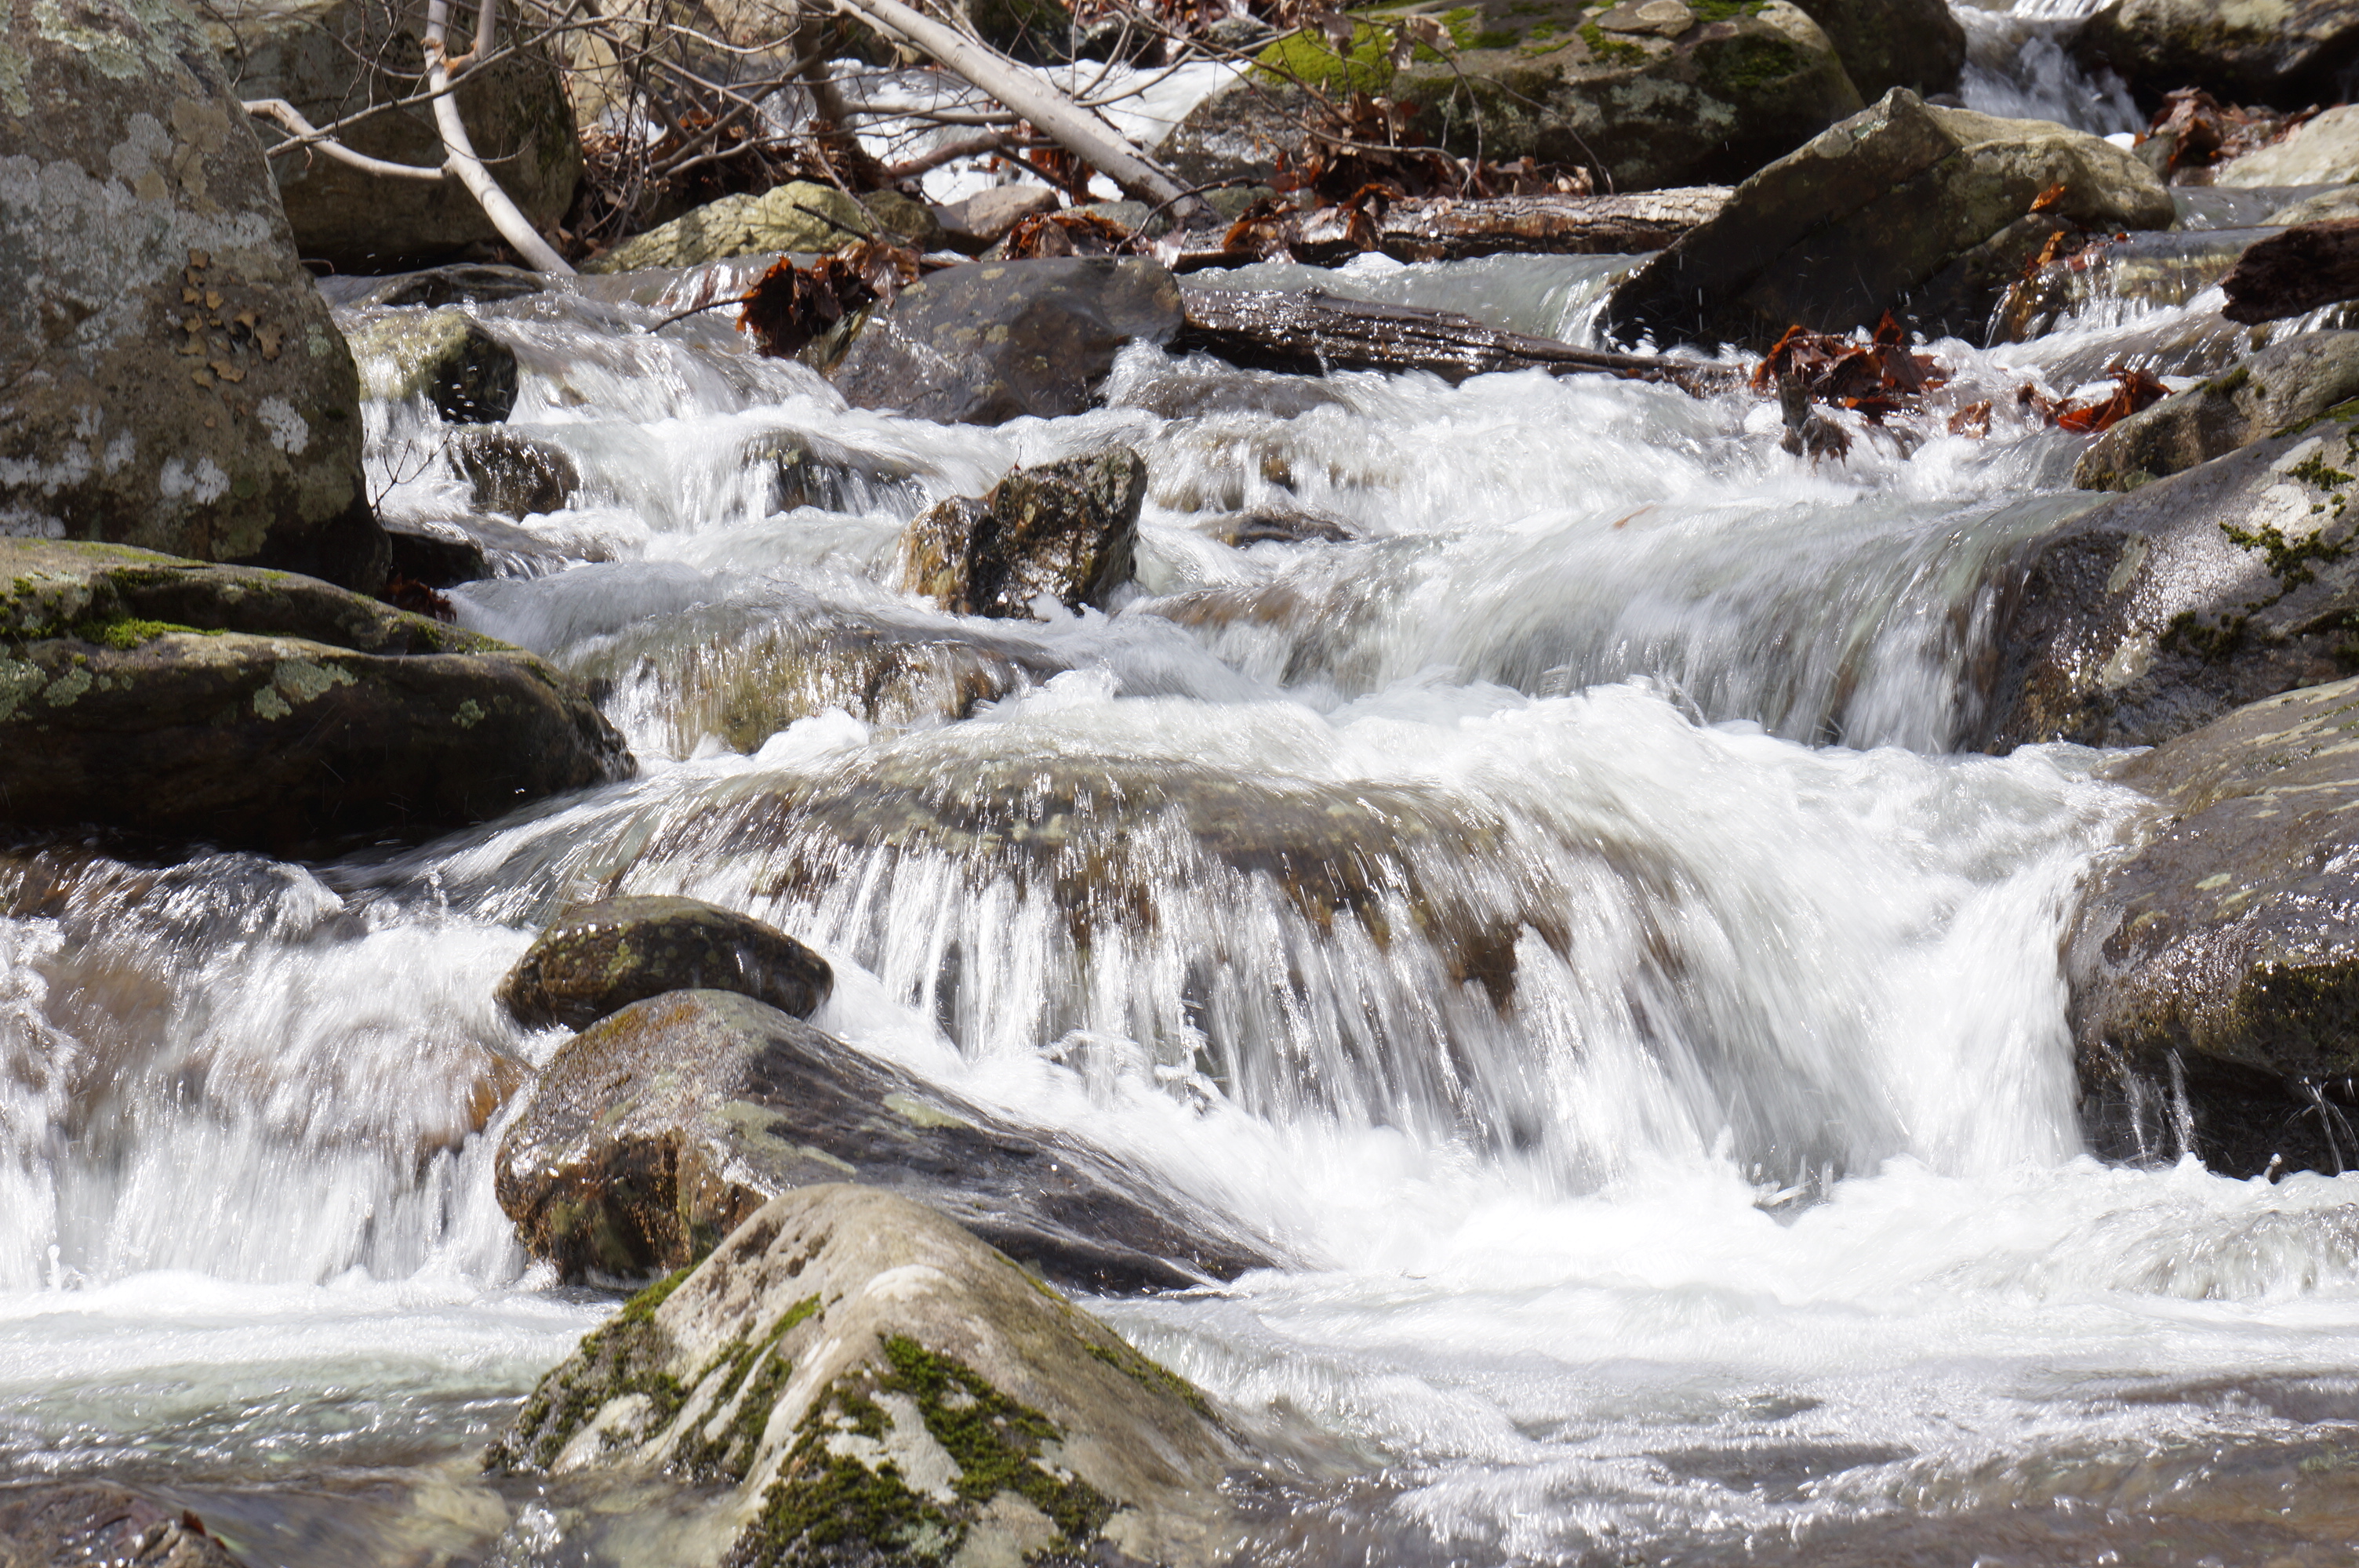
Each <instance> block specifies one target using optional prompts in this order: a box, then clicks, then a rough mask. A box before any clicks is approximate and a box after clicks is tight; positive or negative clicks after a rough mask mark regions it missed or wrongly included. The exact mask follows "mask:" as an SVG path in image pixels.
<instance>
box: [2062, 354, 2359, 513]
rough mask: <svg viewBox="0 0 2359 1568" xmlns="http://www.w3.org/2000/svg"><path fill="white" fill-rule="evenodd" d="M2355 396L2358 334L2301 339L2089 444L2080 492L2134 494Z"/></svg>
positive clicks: (2079, 470) (2079, 475)
mask: <svg viewBox="0 0 2359 1568" xmlns="http://www.w3.org/2000/svg"><path fill="white" fill-rule="evenodd" d="M2354 397H2359V332H2305V333H2302V334H2300V335H2299V336H2298V337H2293V338H2288V339H2286V340H2285V341H2282V342H2277V343H2272V344H2270V345H2269V346H2268V347H2267V348H2266V349H2263V350H2262V351H2260V352H2259V353H2257V354H2255V355H2254V356H2253V357H2252V358H2251V359H2248V360H2246V361H2245V362H2243V363H2242V364H2239V365H2237V366H2235V367H2234V369H2232V370H2229V371H2227V372H2225V373H2222V374H2220V375H2216V376H2213V377H2212V379H2211V380H2209V381H2206V382H2202V383H2201V384H2197V385H2195V386H2191V387H2190V388H2188V389H2187V390H2186V391H2185V392H2180V393H2174V394H2173V395H2170V396H2169V397H2166V398H2164V399H2163V400H2162V401H2161V402H2159V403H2158V404H2156V405H2155V406H2153V407H2151V408H2146V409H2141V410H2140V411H2139V412H2137V413H2136V414H2133V415H2131V416H2129V417H2128V418H2126V419H2125V420H2123V421H2122V422H2121V423H2120V424H2118V425H2115V426H2114V427H2113V428H2112V429H2110V430H2108V431H2106V432H2105V433H2104V435H2102V436H2100V437H2098V438H2096V440H2094V441H2093V442H2092V443H2090V446H2089V449H2088V450H2087V451H2085V452H2083V453H2082V454H2081V461H2080V463H2079V465H2078V466H2076V467H2075V468H2074V469H2073V470H2072V482H2073V483H2074V484H2076V485H2079V486H2080V487H2081V488H2082V489H2083V490H2136V488H2137V487H2138V486H2139V485H2142V484H2145V483H2147V482H2148V481H2152V480H2157V479H2161V478H2163V477H2165V476H2167V475H2169V474H2175V473H2180V472H2183V471H2184V470H2188V469H2191V468H2193V467H2195V465H2196V464H2198V463H2206V462H2210V461H2211V460H2212V459H2213V458H2223V457H2226V456H2227V455H2228V454H2229V453H2230V452H2233V451H2235V450H2237V449H2239V448H2242V447H2248V446H2250V445H2252V444H2253V443H2254V442H2255V441H2257V440H2260V439H2261V438H2264V437H2267V436H2274V435H2277V434H2278V433H2279V432H2281V431H2286V430H2291V429H2296V428H2299V427H2302V426H2306V425H2308V424H2310V422H2311V421H2312V420H2314V419H2317V418H2319V417H2320V416H2322V415H2324V414H2325V413H2326V412H2327V411H2328V410H2330V409H2332V408H2333V407H2334V406H2336V405H2337V404H2341V403H2346V402H2348V401H2350V400H2351V399H2353V398H2354Z"/></svg>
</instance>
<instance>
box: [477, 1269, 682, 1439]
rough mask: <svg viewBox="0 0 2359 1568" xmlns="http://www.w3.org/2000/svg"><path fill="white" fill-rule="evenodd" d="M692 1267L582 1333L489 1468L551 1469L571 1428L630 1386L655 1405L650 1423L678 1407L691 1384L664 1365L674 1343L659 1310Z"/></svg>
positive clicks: (670, 1414)
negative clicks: (660, 1322) (658, 1321)
mask: <svg viewBox="0 0 2359 1568" xmlns="http://www.w3.org/2000/svg"><path fill="white" fill-rule="evenodd" d="M688 1275H689V1271H688V1270H686V1269H682V1270H680V1271H679V1272H678V1273H676V1274H672V1275H669V1276H668V1277H666V1278H664V1279H661V1280H658V1281H656V1282H655V1283H654V1284H652V1285H649V1286H648V1287H647V1289H646V1290H644V1291H641V1292H639V1293H638V1294H637V1295H636V1296H633V1297H632V1298H631V1299H630V1300H629V1301H628V1302H626V1303H624V1306H623V1310H622V1311H620V1312H618V1313H616V1314H614V1317H612V1318H611V1319H609V1320H608V1321H607V1322H606V1323H605V1324H603V1325H601V1326H599V1327H597V1328H595V1329H592V1331H591V1332H590V1333H588V1334H586V1335H584V1336H582V1347H581V1348H580V1349H578V1350H576V1351H575V1352H574V1353H573V1354H572V1355H571V1357H568V1358H567V1359H566V1361H565V1364H564V1365H562V1366H560V1367H559V1368H557V1370H555V1371H554V1372H551V1373H550V1374H549V1376H548V1377H546V1378H543V1379H541V1380H540V1386H539V1387H538V1388H537V1389H535V1390H533V1392H532V1398H530V1399H529V1400H526V1401H525V1406H524V1409H523V1411H520V1412H519V1413H518V1414H517V1416H516V1424H515V1425H514V1426H512V1427H510V1428H509V1429H508V1432H507V1434H506V1436H504V1437H502V1438H501V1439H500V1440H499V1441H498V1442H497V1443H495V1444H492V1447H491V1450H490V1452H489V1453H487V1454H484V1469H486V1470H488V1471H491V1472H493V1473H495V1474H501V1475H515V1474H522V1473H532V1472H538V1471H545V1470H547V1469H548V1468H549V1466H550V1465H553V1464H555V1463H556V1462H557V1456H558V1455H559V1454H561V1453H563V1452H564V1451H565V1445H566V1444H568V1443H570V1442H571V1441H572V1440H573V1435H574V1433H578V1432H580V1431H581V1430H582V1428H583V1427H584V1426H587V1425H588V1424H589V1423H590V1422H591V1420H592V1418H593V1417H595V1416H596V1415H597V1413H598V1411H600V1410H601V1409H603V1408H604V1407H605V1406H606V1405H607V1404H609V1403H611V1402H612V1401H614V1400H619V1399H621V1398H623V1397H624V1396H625V1395H628V1394H645V1395H646V1396H647V1400H648V1402H649V1404H650V1405H651V1406H652V1407H653V1410H654V1420H653V1421H652V1422H650V1430H653V1429H654V1428H656V1427H660V1426H661V1425H662V1424H663V1423H664V1422H669V1421H670V1420H671V1418H672V1417H673V1416H674V1415H676V1414H678V1413H679V1407H680V1405H681V1404H682V1403H684V1402H685V1401H686V1400H687V1398H688V1390H685V1389H683V1388H681V1387H680V1384H679V1379H676V1378H674V1377H672V1376H671V1375H670V1374H669V1373H668V1372H666V1371H664V1370H663V1367H664V1364H665V1362H667V1361H668V1360H669V1358H670V1348H671V1346H670V1343H669V1336H667V1335H666V1334H665V1333H664V1332H663V1330H662V1329H660V1328H658V1327H657V1326H656V1322H655V1314H656V1308H658V1307H659V1306H661V1305H662V1304H663V1303H664V1298H665V1297H667V1296H669V1295H670V1294H671V1293H672V1292H674V1291H676V1290H678V1289H679V1284H680V1281H683V1280H685V1279H687V1278H688Z"/></svg>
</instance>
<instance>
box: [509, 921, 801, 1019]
mask: <svg viewBox="0 0 2359 1568" xmlns="http://www.w3.org/2000/svg"><path fill="white" fill-rule="evenodd" d="M834 984H835V972H834V971H833V970H832V969H830V968H828V966H827V960H826V959H825V958H822V957H820V956H819V955H818V954H816V953H814V952H812V951H811V950H810V948H808V947H806V946H803V945H802V944H801V943H799V942H798V941H796V940H795V939H794V938H793V937H791V936H789V935H787V934H786V933H785V932H783V931H780V930H777V928H775V927H773V926H769V925H764V924H762V922H760V921H758V920H756V919H755V918H754V917H753V916H752V915H749V914H738V913H737V912H736V911H735V910H734V909H723V908H722V907H721V906H720V905H719V904H717V903H705V902H704V901H703V900H702V899H695V898H661V897H650V898H609V899H600V900H597V901H596V902H594V903H577V904H574V905H573V906H572V907H571V908H569V909H567V910H566V911H565V912H564V913H562V914H560V915H559V916H558V917H557V919H556V920H555V921H554V922H552V923H551V924H550V925H549V929H548V930H546V931H544V932H542V933H541V934H540V935H539V936H538V938H537V939H536V940H535V941H534V942H533V945H532V946H530V947H528V948H527V949H525V955H524V957H521V958H519V959H517V960H516V967H515V968H512V969H510V970H509V971H508V972H507V974H506V977H505V978H504V979H501V981H500V990H499V996H500V1002H501V1005H503V1006H504V1007H506V1009H507V1010H508V1011H509V1012H510V1013H512V1014H514V1015H515V1017H516V1022H519V1023H522V1024H524V1025H526V1026H527V1028H533V1029H540V1028H545V1027H547V1026H548V1025H549V1024H552V1023H561V1024H563V1025H564V1026H565V1027H566V1028H568V1029H587V1028H589V1027H590V1026H591V1025H592V1024H593V1023H595V1022H598V1021H599V1020H600V1019H602V1018H603V1017H605V1016H606V1015H607V1014H608V1013H611V1012H619V1011H622V1010H623V1009H624V1008H626V1007H628V1006H630V1005H631V1003H633V1002H635V1001H644V1000H647V998H649V997H651V996H660V995H662V994H663V993H664V992H666V991H679V990H723V991H736V992H738V993H740V994H742V995H745V996H750V997H752V998H754V999H755V1000H757V1001H766V1002H767V1003H769V1004H770V1005H771V1006H772V1007H775V1008H777V1009H778V1010H779V1011H781V1012H788V1013H791V1014H793V1015H794V1016H795V1017H797V1018H809V1017H810V1015H811V1013H812V1011H814V1010H815V1009H817V1008H818V1006H819V1004H820V1003H821V1002H823V1001H825V1000H827V993H828V992H829V990H830V989H832V988H833V986H834Z"/></svg>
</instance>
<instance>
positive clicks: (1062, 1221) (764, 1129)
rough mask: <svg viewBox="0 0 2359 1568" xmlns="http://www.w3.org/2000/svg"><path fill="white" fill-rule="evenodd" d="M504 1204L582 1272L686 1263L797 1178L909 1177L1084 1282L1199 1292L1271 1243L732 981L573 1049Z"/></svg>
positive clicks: (660, 1003) (569, 1267)
mask: <svg viewBox="0 0 2359 1568" xmlns="http://www.w3.org/2000/svg"><path fill="white" fill-rule="evenodd" d="M497 1179H498V1191H499V1199H500V1205H501V1206H502V1207H503V1208H505V1209H506V1211H507V1213H508V1215H509V1217H511V1218H513V1219H515V1220H516V1223H517V1225H518V1227H519V1228H520V1230H521V1231H522V1233H523V1235H524V1238H525V1241H526V1244H527V1247H528V1248H529V1249H530V1250H531V1251H532V1252H533V1253H534V1254H535V1255H536V1256H538V1257H543V1258H548V1259H550V1260H554V1261H555V1262H556V1263H557V1264H558V1266H559V1267H560V1269H561V1270H562V1271H564V1273H565V1275H566V1277H567V1278H569V1279H576V1280H580V1279H602V1280H628V1279H644V1278H645V1277H646V1276H647V1275H648V1274H650V1273H654V1272H658V1271H662V1270H665V1269H672V1268H678V1267H679V1266H680V1265H682V1264H684V1263H686V1262H688V1261H689V1260H690V1259H692V1258H694V1257H695V1256H697V1255H698V1254H699V1253H700V1252H701V1251H703V1250H704V1249H706V1248H708V1247H710V1246H711V1245H712V1243H713V1242H714V1241H716V1240H717V1239H718V1238H721V1237H722V1236H724V1235H726V1234H727V1233H728V1232H729V1231H730V1230H732V1229H734V1227H736V1226H737V1225H738V1224H740V1223H741V1222H743V1221H744V1220H745V1217H747V1216H748V1215H750V1214H752V1213H753V1212H754V1210H755V1209H756V1208H758V1207H760V1206H762V1205H763V1204H764V1203H766V1202H767V1201H768V1200H769V1199H771V1198H772V1197H775V1196H777V1195H778V1194H780V1193H783V1192H788V1191H791V1190H793V1189H795V1188H799V1187H805V1186H810V1185H812V1184H817V1183H824V1182H840V1181H845V1180H853V1181H858V1182H860V1183H862V1184H867V1185H873V1186H879V1187H885V1188H890V1189H892V1190H895V1191H897V1192H901V1193H904V1194H906V1195H908V1196H910V1197H912V1198H915V1199H918V1200H919V1201H921V1202H923V1203H926V1204H928V1205H929V1206H932V1207H934V1208H936V1209H939V1210H940V1211H941V1212H943V1213H945V1214H947V1215H949V1216H951V1217H952V1218H954V1219H956V1220H958V1221H959V1222H960V1223H962V1224H964V1225H966V1226H968V1227H971V1228H973V1230H974V1231H975V1233H976V1234H977V1235H980V1236H982V1237H983V1238H984V1239H985V1240H987V1241H989V1242H990V1243H992V1244H993V1245H994V1246H996V1247H998V1248H1000V1249H1003V1250H1004V1251H1006V1252H1007V1253H1009V1254H1010V1255H1011V1256H1013V1257H1015V1258H1016V1259H1018V1260H1021V1261H1023V1262H1024V1263H1025V1264H1027V1266H1028V1267H1031V1268H1035V1269H1038V1271H1040V1272H1041V1273H1043V1274H1044V1275H1046V1276H1047V1277H1049V1278H1050V1279H1052V1280H1057V1281H1064V1282H1068V1283H1071V1284H1073V1285H1075V1286H1077V1287H1079V1288H1082V1289H1086V1290H1091V1291H1096V1292H1125V1293H1126V1292H1138V1291H1147V1290H1168V1289H1177V1288H1185V1287H1187V1286H1190V1285H1194V1284H1199V1283H1201V1282H1202V1281H1204V1280H1205V1279H1206V1278H1208V1277H1222V1278H1226V1277H1233V1276H1234V1275H1236V1274H1238V1273H1241V1272H1243V1271H1245V1270H1247V1269H1251V1268H1256V1267H1262V1266H1265V1265H1266V1264H1267V1263H1269V1262H1270V1259H1269V1258H1268V1257H1266V1255H1264V1254H1262V1253H1260V1252H1259V1251H1257V1250H1256V1249H1254V1248H1252V1247H1251V1246H1249V1245H1245V1244H1241V1243H1236V1242H1232V1241H1230V1240H1227V1239H1225V1238H1222V1237H1220V1236H1218V1235H1217V1234H1215V1233H1214V1232H1213V1230H1212V1227H1211V1226H1209V1225H1207V1226H1205V1227H1199V1228H1197V1229H1190V1228H1189V1227H1187V1226H1186V1225H1184V1224H1182V1223H1180V1222H1179V1221H1177V1220H1175V1219H1174V1218H1173V1217H1171V1214H1172V1211H1173V1209H1174V1207H1175V1202H1174V1200H1171V1199H1169V1198H1166V1197H1162V1196H1158V1195H1153V1194H1151V1193H1150V1192H1148V1191H1147V1189H1146V1188H1145V1187H1143V1186H1142V1185H1140V1184H1138V1183H1136V1181H1134V1180H1133V1179H1132V1178H1131V1177H1129V1176H1128V1175H1126V1174H1125V1173H1123V1172H1122V1171H1121V1170H1120V1169H1119V1167H1117V1166H1116V1165H1115V1164H1114V1162H1112V1161H1111V1160H1110V1159H1108V1158H1107V1157H1106V1156H1104V1155H1103V1154H1100V1153H1098V1152H1095V1151H1094V1150H1091V1149H1088V1148H1085V1147H1082V1146H1079V1145H1076V1144H1072V1143H1070V1142H1067V1141H1060V1140H1058V1139H1056V1138H1053V1137H1051V1136H1050V1135H1048V1134H1044V1133H1040V1132H1037V1131H1031V1130H1025V1129H1022V1128H1019V1127H1016V1126H1015V1125H1014V1124H1012V1123H1010V1122H1008V1121H1006V1119H1003V1118H1000V1117H997V1116H995V1115H994V1114H993V1113H991V1112H989V1111H986V1110H984V1109H983V1108H979V1107H977V1106H973V1105H971V1104H969V1103H967V1102H965V1101H964V1100H962V1099H960V1098H956V1097H954V1096H951V1095H949V1094H946V1093H944V1092H942V1091H941V1090H940V1089H936V1088H933V1087H929V1086H928V1085H926V1084H923V1083H921V1082H920V1081H919V1080H918V1079H916V1078H914V1077H912V1076H909V1075H908V1074H907V1073H904V1072H902V1071H900V1070H899V1069H898V1068H896V1067H893V1066H891V1065H887V1064H885V1063H882V1062H878V1061H875V1060H874V1059H873V1058H870V1057H868V1056H865V1055H864V1054H861V1053H859V1052H857V1051H854V1050H853V1049H852V1048H851V1047H849V1046H847V1045H845V1044H843V1042H841V1041H838V1040H836V1039H834V1038H832V1036H830V1035H827V1034H824V1033H821V1032H820V1031H818V1030H816V1029H813V1028H811V1027H810V1025H809V1024H806V1023H803V1022H800V1021H799V1020H797V1019H794V1018H790V1017H788V1015H787V1014H785V1013H783V1012H780V1011H777V1009H776V1008H773V1007H768V1006H766V1005H765V1004H763V1003H761V1002H758V1001H755V1000H752V999H750V998H747V997H742V996H737V995H734V994H732V993H729V992H725V991H712V990H701V991H676V992H672V993H670V994H669V995H666V996H659V997H656V998H653V999H651V1000H647V1001H641V1002H636V1003H634V1004H633V1005H631V1006H629V1007H626V1008H625V1009H623V1010H622V1011H619V1012H617V1013H615V1014H614V1015H613V1016H612V1017H609V1018H606V1019H604V1020H603V1021H601V1022H598V1023H597V1024H595V1025H593V1026H592V1027H591V1028H590V1029H589V1030H587V1031H585V1032H584V1033H582V1034H580V1035H577V1036H576V1037H575V1038H573V1039H572V1040H571V1041H569V1042H567V1043H566V1044H564V1045H563V1046H561V1047H560V1049H559V1051H558V1053H557V1054H556V1056H555V1057H553V1058H552V1059H551V1060H550V1062H549V1065H548V1067H547V1068H545V1069H544V1070H543V1071H542V1074H541V1078H540V1084H539V1087H538V1089H536V1090H535V1092H534V1095H533V1098H532V1100H531V1102H530V1103H529V1104H528V1105H527V1107H526V1108H525V1109H524V1111H523V1112H522V1113H521V1115H520V1116H519V1117H518V1118H517V1119H516V1122H515V1123H514V1125H513V1126H511V1127H510V1129H509V1130H508V1133H507V1135H506V1138H505V1139H504V1140H503V1141H502V1142H501V1145H500V1153H499V1167H498V1178H497Z"/></svg>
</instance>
